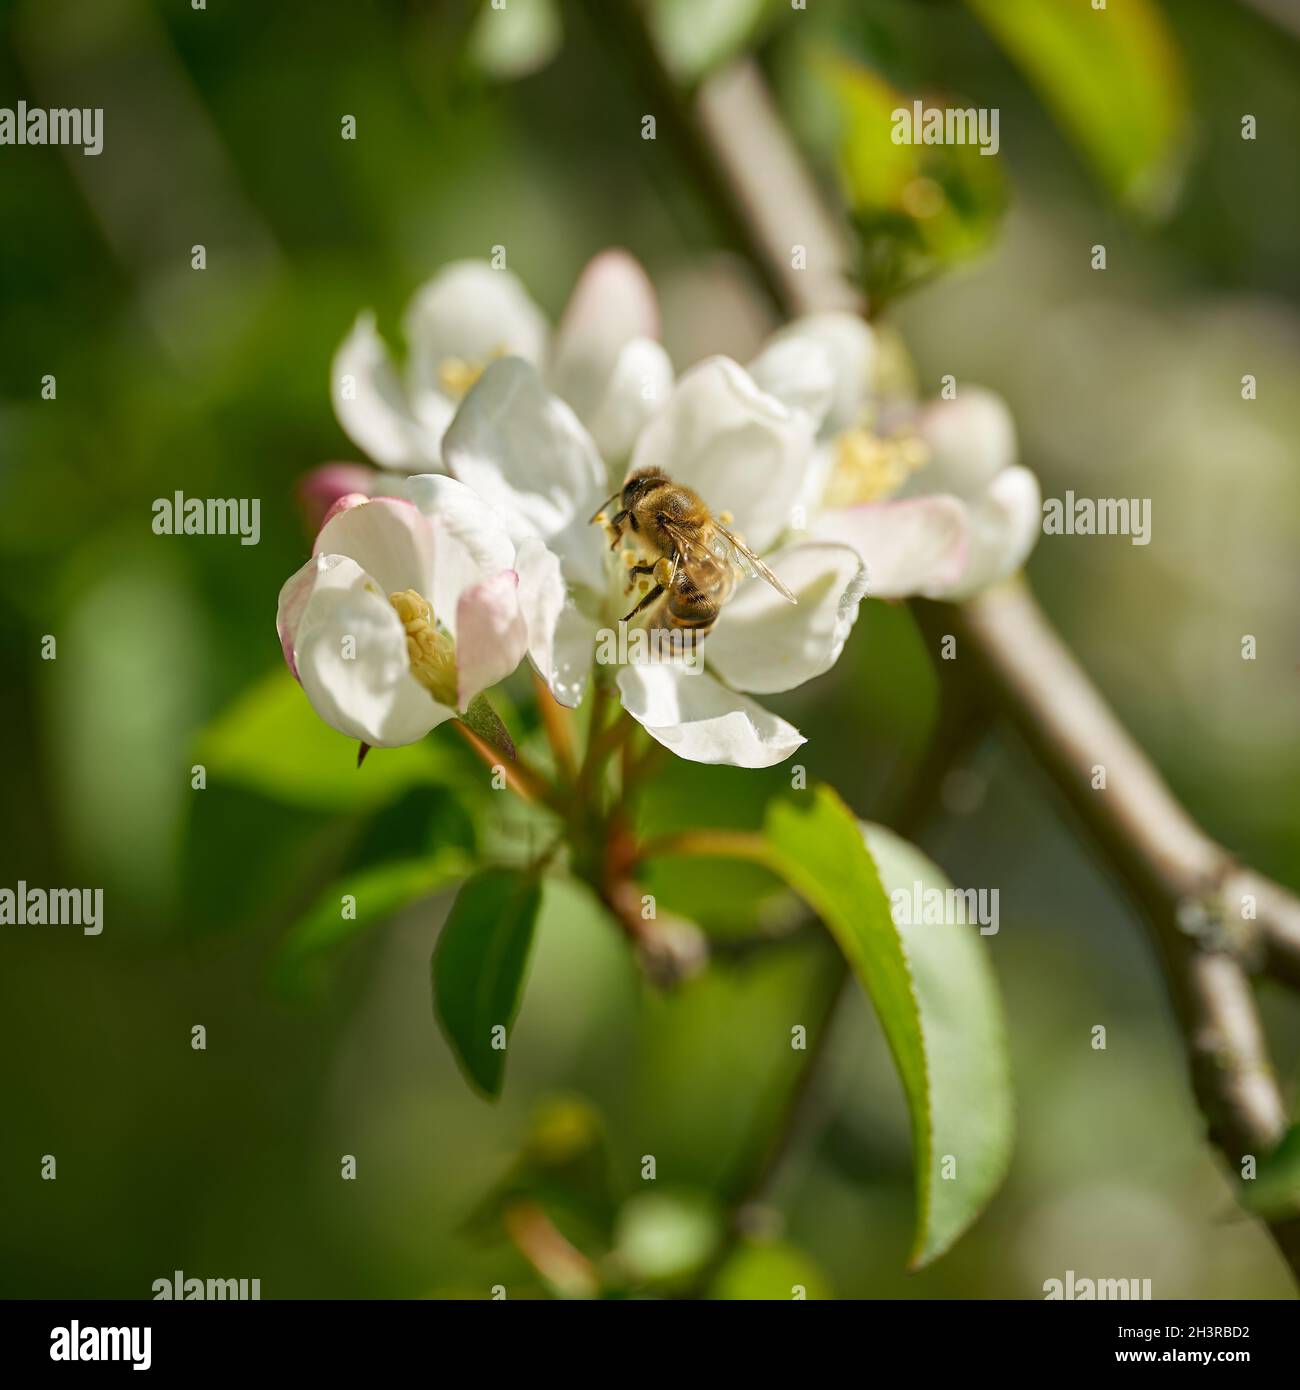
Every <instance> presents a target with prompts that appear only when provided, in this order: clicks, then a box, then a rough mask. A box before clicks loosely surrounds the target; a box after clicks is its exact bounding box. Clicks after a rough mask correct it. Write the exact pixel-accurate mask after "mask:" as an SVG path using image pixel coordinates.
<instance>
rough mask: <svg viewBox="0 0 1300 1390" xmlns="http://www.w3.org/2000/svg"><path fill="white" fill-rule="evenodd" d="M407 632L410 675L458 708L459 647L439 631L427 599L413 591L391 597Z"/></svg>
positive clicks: (391, 595)
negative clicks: (457, 669)
mask: <svg viewBox="0 0 1300 1390" xmlns="http://www.w3.org/2000/svg"><path fill="white" fill-rule="evenodd" d="M388 601H389V603H391V604H392V606H393V611H394V612H395V613H396V614H397V616H398V617H399V618H400V619H401V621H402V627H403V628H404V629H405V631H406V655H407V658H408V659H409V661H410V663H411V674H412V675H413V676H414V677H415V679H416V680H418V681H419V682H420V684H421V685H422V686H424V688H425V689H426V690H427V691H428V692H429V694H430V695H432V696H433V698H434V699H435V700H437V701H438V703H439V704H441V705H450V706H451V707H452V708H453V709H454V708H455V706H456V644H455V643H454V642H453V641H452V640H451V638H450V637H448V636H447V634H446V633H445V632H439V631H438V627H437V624H436V623H435V622H434V618H433V609H432V608H431V607H430V605H429V601H428V599H426V598H425V597H424V596H423V595H422V594H418V593H416V591H415V590H414V589H403V590H402V591H401V592H400V593H397V594H389V596H388Z"/></svg>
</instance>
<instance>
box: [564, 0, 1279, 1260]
mask: <svg viewBox="0 0 1300 1390" xmlns="http://www.w3.org/2000/svg"><path fill="white" fill-rule="evenodd" d="M605 8H609V9H613V10H617V11H618V12H619V15H620V20H619V23H620V25H621V26H622V30H623V36H624V40H625V45H624V50H623V53H622V54H621V56H622V57H623V58H624V59H630V60H631V62H632V65H633V71H632V74H631V75H632V76H633V77H634V79H635V80H637V81H639V82H640V83H641V86H642V90H643V91H644V92H645V93H646V94H647V95H648V97H649V98H651V99H653V100H655V101H657V102H663V103H666V104H671V103H669V94H670V93H672V92H675V90H676V89H675V88H674V85H673V83H672V80H671V77H670V76H669V74H668V73H667V72H666V70H665V69H664V66H663V63H662V60H661V58H660V56H659V55H658V54H657V52H656V51H655V46H654V43H653V41H652V40H651V38H650V35H649V34H648V33H647V32H646V29H645V26H644V20H643V18H642V13H641V10H640V7H639V6H638V5H636V4H635V3H634V0H612V3H611V0H588V9H589V12H594V11H596V10H597V9H605ZM629 34H631V35H632V40H631V41H630V42H627V38H628V35H629ZM665 124H666V127H667V129H668V130H669V131H670V132H671V133H672V134H673V135H674V136H676V137H677V139H678V140H679V142H680V145H681V146H682V154H683V156H684V158H685V161H686V163H687V164H688V166H689V168H690V169H691V171H692V172H693V174H694V175H695V177H696V179H697V182H698V183H699V185H700V187H701V189H702V191H703V192H704V194H705V196H706V198H707V199H708V200H709V201H710V202H711V203H712V205H713V206H715V207H717V208H720V209H722V210H723V211H724V213H725V215H726V219H727V223H728V226H729V228H730V229H731V231H732V233H733V235H734V237H735V238H736V240H737V241H738V243H739V244H740V245H741V246H742V248H743V249H744V250H745V252H746V253H747V255H748V257H749V259H750V261H751V263H752V264H753V265H754V266H755V267H756V268H757V269H758V270H759V271H760V273H761V277H762V280H763V283H764V284H765V286H767V288H768V289H769V290H770V291H771V293H772V294H773V297H774V298H775V299H776V301H777V303H778V305H779V306H780V307H781V308H782V309H783V310H784V311H785V312H786V313H787V314H799V313H809V312H817V311H819V310H825V309H829V308H842V307H844V304H845V302H846V298H851V296H850V294H849V292H848V291H847V290H846V288H845V284H844V277H843V275H842V271H843V268H844V261H843V257H842V255H841V254H840V253H839V250H838V247H839V246H841V245H842V240H837V239H836V238H835V237H834V235H831V236H830V237H829V238H828V237H827V236H826V229H827V226H828V221H827V216H826V212H825V209H824V207H823V205H822V204H821V201H820V199H819V198H818V197H817V196H816V193H815V190H812V188H811V184H810V182H809V180H808V178H807V176H806V174H804V173H803V172H802V171H803V167H804V166H803V162H802V160H801V159H800V156H799V154H798V151H797V150H796V149H795V147H794V145H793V142H792V141H791V139H790V137H789V135H788V133H787V131H786V129H785V127H784V124H783V123H782V121H781V120H780V118H779V116H778V114H777V113H776V111H775V109H774V107H773V104H772V102H771V100H770V98H769V97H768V95H767V91H766V88H765V85H764V83H763V80H762V77H761V74H760V73H759V70H758V69H757V67H756V66H755V65H754V64H753V63H752V61H741V62H740V63H737V64H734V65H733V66H732V67H731V68H730V69H729V70H727V71H725V72H723V73H721V74H719V75H717V76H715V77H713V78H710V79H709V80H708V81H707V82H706V83H705V84H704V85H703V87H702V88H701V89H700V91H699V92H698V94H697V95H696V98H695V100H694V103H693V104H688V103H687V102H686V101H685V100H684V99H682V98H680V97H679V98H678V100H677V103H676V111H675V113H674V114H673V115H672V116H671V117H670V119H669V120H668V121H667V122H666V123H665ZM796 245H802V246H804V247H806V248H808V256H807V264H808V267H809V268H808V269H806V270H798V269H795V263H794V261H793V259H792V257H791V255H790V252H791V249H792V248H793V247H794V246H796ZM818 247H820V248H821V252H820V258H818V255H817V252H816V251H815V250H814V248H818ZM914 610H915V611H916V612H917V616H918V619H919V620H920V621H922V622H923V623H924V622H925V621H926V620H927V617H928V616H933V610H932V609H931V608H930V606H927V605H925V604H916V605H914ZM938 611H939V612H941V613H942V615H943V620H944V621H945V622H947V623H948V624H949V628H948V630H950V631H956V630H958V629H960V632H961V633H962V634H964V636H965V639H966V647H967V648H968V649H969V651H970V653H971V654H972V656H973V657H974V659H975V660H974V664H975V665H976V666H977V668H978V670H979V672H980V678H981V685H982V688H983V691H984V694H985V696H986V697H987V699H988V700H989V701H990V702H991V704H992V705H993V707H994V708H995V709H996V710H997V711H998V712H999V713H1001V714H1003V715H1005V716H1007V717H1008V718H1009V719H1010V720H1011V721H1012V722H1013V723H1014V724H1015V725H1016V726H1017V728H1019V730H1020V731H1021V733H1022V734H1023V735H1024V736H1025V738H1026V740H1027V742H1028V744H1029V746H1030V748H1031V749H1032V750H1033V752H1034V754H1035V756H1036V757H1037V759H1038V761H1039V762H1040V764H1041V765H1042V767H1043V769H1044V770H1045V771H1046V772H1047V774H1048V775H1049V776H1050V777H1051V778H1052V780H1053V781H1054V782H1055V783H1056V785H1057V786H1058V787H1059V788H1060V789H1061V791H1062V792H1063V793H1064V794H1065V796H1066V798H1067V799H1068V800H1069V801H1070V803H1071V805H1072V806H1073V807H1074V809H1075V811H1076V812H1077V813H1078V815H1079V817H1080V819H1081V820H1082V821H1083V823H1084V824H1085V825H1086V826H1087V827H1088V829H1089V831H1090V832H1091V835H1092V837H1093V839H1094V841H1095V842H1096V844H1097V845H1098V846H1099V848H1100V849H1101V851H1102V853H1103V855H1104V856H1105V858H1106V861H1107V862H1108V864H1109V865H1110V866H1111V868H1112V869H1113V870H1114V872H1115V873H1116V875H1117V877H1118V878H1119V879H1120V881H1121V882H1122V883H1123V885H1124V886H1125V888H1126V889H1127V890H1128V892H1129V893H1130V895H1131V896H1132V898H1133V899H1134V901H1135V902H1136V903H1137V904H1138V906H1139V907H1140V908H1141V909H1142V911H1143V914H1144V916H1145V917H1146V919H1147V920H1148V922H1149V923H1150V925H1151V929H1152V932H1153V935H1154V937H1155V940H1156V942H1157V945H1158V947H1159V950H1160V954H1161V958H1162V961H1163V964H1164V968H1165V973H1166V977H1167V980H1168V984H1169V990H1170V994H1171V997H1172V999H1173V1003H1174V1007H1175V1012H1176V1015H1177V1018H1178V1021H1179V1025H1180V1028H1181V1031H1182V1033H1183V1037H1184V1043H1185V1047H1186V1050H1187V1055H1188V1062H1189V1069H1190V1071H1191V1076H1192V1084H1193V1087H1194V1090H1195V1093H1196V1096H1197V1099H1198V1103H1199V1104H1200V1106H1201V1108H1202V1111H1203V1113H1204V1114H1205V1116H1206V1118H1207V1121H1208V1125H1209V1130H1210V1137H1211V1138H1212V1140H1213V1141H1214V1142H1215V1143H1216V1144H1217V1145H1218V1147H1219V1148H1220V1149H1221V1150H1222V1151H1223V1153H1224V1154H1225V1155H1226V1156H1227V1157H1228V1158H1229V1159H1230V1160H1232V1161H1233V1162H1234V1164H1235V1162H1236V1160H1238V1159H1239V1158H1240V1157H1241V1156H1243V1155H1244V1154H1247V1153H1256V1154H1258V1153H1262V1152H1265V1151H1267V1150H1268V1149H1269V1148H1271V1147H1272V1146H1273V1145H1274V1144H1275V1143H1276V1142H1277V1139H1278V1138H1279V1136H1280V1134H1281V1133H1282V1129H1283V1125H1284V1122H1285V1114H1284V1110H1283V1107H1282V1102H1281V1097H1280V1094H1279V1091H1278V1087H1277V1084H1276V1081H1275V1080H1274V1077H1273V1074H1272V1069H1271V1066H1270V1064H1269V1061H1268V1055H1267V1049H1266V1047H1265V1042H1264V1037H1263V1030H1262V1027H1261V1025H1260V1022H1259V1017H1258V1013H1257V1010H1256V1008H1255V1001H1254V998H1253V996H1252V994H1251V991H1250V987H1249V983H1248V979H1247V974H1246V969H1245V963H1253V964H1258V965H1259V966H1260V967H1261V968H1263V969H1266V970H1268V971H1269V972H1270V973H1272V974H1274V975H1276V976H1277V977H1278V978H1279V979H1283V980H1286V981H1288V982H1289V983H1292V984H1297V983H1300V902H1298V901H1297V900H1296V898H1295V897H1294V895H1292V894H1291V893H1289V892H1288V891H1287V890H1286V889H1283V888H1281V887H1280V886H1279V885H1277V884H1274V883H1271V882H1270V881H1268V880H1267V879H1264V878H1262V877H1261V876H1259V875H1258V874H1256V873H1254V871H1252V870H1249V869H1246V868H1243V867H1241V866H1239V865H1238V864H1237V863H1236V862H1235V860H1234V859H1233V857H1232V856H1231V855H1230V854H1229V853H1228V852H1227V851H1226V850H1224V849H1223V848H1222V847H1221V846H1219V845H1217V844H1216V843H1215V842H1214V841H1213V840H1212V839H1211V838H1210V837H1209V836H1207V835H1206V834H1205V833H1204V832H1203V831H1202V830H1201V829H1200V828H1199V827H1198V826H1196V824H1195V823H1194V822H1193V821H1192V820H1191V818H1190V817H1189V816H1188V815H1187V813H1186V812H1185V811H1184V809H1183V808H1182V807H1181V806H1180V805H1179V803H1178V802H1177V800H1176V799H1175V798H1174V797H1173V795H1172V794H1171V793H1170V791H1169V789H1168V787H1167V786H1166V785H1165V783H1164V782H1163V781H1162V779H1161V778H1160V776H1159V774H1158V773H1157V772H1156V771H1155V769H1154V767H1153V766H1152V765H1151V763H1150V761H1149V760H1148V759H1147V758H1146V756H1145V754H1143V753H1142V751H1141V750H1140V749H1139V748H1138V747H1137V745H1136V744H1135V743H1134V742H1133V740H1132V739H1131V738H1130V737H1129V735H1128V734H1127V732H1126V731H1125V730H1124V728H1123V727H1122V726H1121V725H1120V723H1119V722H1118V720H1116V719H1115V717H1114V715H1113V714H1112V713H1111V712H1110V710H1109V708H1108V707H1107V706H1106V704H1105V702H1104V700H1103V699H1102V698H1101V696H1100V695H1099V694H1098V692H1097V690H1096V688H1095V687H1094V686H1093V685H1092V683H1091V681H1090V680H1089V679H1088V677H1087V676H1086V675H1085V674H1084V672H1083V671H1082V670H1081V669H1080V667H1079V666H1078V664H1077V663H1076V662H1075V661H1074V658H1073V657H1072V656H1071V655H1070V653H1069V652H1068V650H1067V649H1066V648H1065V646H1064V644H1063V643H1062V642H1061V641H1060V639H1059V638H1058V637H1057V635H1056V633H1055V632H1054V631H1053V629H1052V628H1051V626H1050V624H1049V623H1048V622H1047V619H1046V618H1045V617H1044V615H1043V613H1042V611H1041V609H1039V607H1038V605H1037V604H1036V603H1035V601H1034V599H1033V598H1032V596H1031V595H1030V593H1029V591H1028V589H1027V588H1026V587H1024V586H1023V585H1010V586H1007V587H1005V588H1003V589H1001V590H999V591H997V592H994V593H990V594H987V595H985V596H983V597H982V598H979V599H976V600H974V601H972V602H971V603H969V604H966V605H963V606H960V607H956V606H951V605H950V606H945V607H943V608H942V609H940V610H938ZM960 641H961V639H960V637H959V643H960ZM952 664H959V663H952ZM947 665H950V663H940V666H941V668H942V667H943V666H947ZM1094 765H1104V766H1105V767H1106V768H1107V787H1108V790H1107V791H1105V792H1102V791H1096V792H1094V791H1093V790H1092V777H1091V769H1092V767H1093V766H1094ZM1243 892H1253V894H1254V896H1255V900H1256V906H1257V918H1256V921H1255V924H1254V927H1253V929H1242V926H1241V924H1242V923H1243V921H1245V922H1246V925H1247V927H1248V926H1249V923H1248V919H1242V918H1241V916H1240V913H1239V912H1237V913H1236V914H1234V911H1233V905H1234V901H1237V902H1239V901H1240V894H1242V893H1243ZM1269 1229H1270V1232H1271V1234H1272V1235H1273V1237H1274V1239H1275V1241H1276V1242H1277V1244H1278V1246H1279V1248H1280V1249H1281V1251H1282V1253H1283V1254H1284V1256H1285V1257H1286V1259H1287V1260H1288V1262H1289V1263H1290V1265H1291V1268H1292V1270H1293V1272H1296V1273H1297V1274H1300V1221H1289V1222H1275V1223H1273V1224H1271V1225H1270V1227H1269Z"/></svg>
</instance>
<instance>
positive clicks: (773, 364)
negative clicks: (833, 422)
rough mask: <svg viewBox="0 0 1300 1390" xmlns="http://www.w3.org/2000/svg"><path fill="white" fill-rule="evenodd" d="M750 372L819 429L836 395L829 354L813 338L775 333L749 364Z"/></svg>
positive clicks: (767, 389)
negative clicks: (791, 336) (792, 336)
mask: <svg viewBox="0 0 1300 1390" xmlns="http://www.w3.org/2000/svg"><path fill="white" fill-rule="evenodd" d="M748 370H749V374H750V376H752V377H753V378H754V380H755V382H757V383H758V385H759V386H760V387H761V388H762V389H763V390H764V391H766V392H767V393H768V395H770V396H775V397H776V398H777V400H779V401H780V402H782V404H784V405H787V406H789V407H790V409H791V410H801V411H803V413H804V414H805V415H807V416H808V418H809V419H810V420H811V421H812V423H813V428H814V429H820V428H821V426H822V422H823V421H824V420H825V419H826V416H827V415H828V414H829V412H830V408H831V403H832V401H833V400H834V397H835V373H834V369H833V368H832V366H831V359H830V354H829V353H828V352H827V351H826V348H825V346H824V344H822V343H819V342H818V341H817V340H816V339H815V338H790V337H785V338H783V337H780V336H778V337H775V338H773V339H771V340H770V341H769V342H768V343H767V345H766V346H765V347H764V348H763V350H762V352H760V353H759V354H758V356H757V357H756V358H754V360H753V361H752V362H751V363H750V364H749V368H748Z"/></svg>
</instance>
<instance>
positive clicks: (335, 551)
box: [312, 497, 434, 598]
mask: <svg viewBox="0 0 1300 1390" xmlns="http://www.w3.org/2000/svg"><path fill="white" fill-rule="evenodd" d="M345 503H349V499H348V498H340V499H339V501H338V502H337V503H335V507H334V512H333V514H332V515H331V516H330V517H329V519H328V520H327V521H326V522H325V525H324V526H322V527H321V530H320V535H318V536H317V537H316V544H315V546H313V548H312V553H313V554H316V555H347V556H349V557H350V558H351V559H353V560H355V561H356V562H357V564H358V565H360V566H361V568H362V569H363V570H365V571H366V572H367V573H368V574H370V575H372V576H373V577H374V578H375V579H376V580H377V581H378V582H379V584H380V585H381V586H382V587H383V590H384V593H385V594H394V593H400V592H401V591H402V590H404V589H414V590H415V592H416V593H417V594H422V595H424V596H425V597H426V598H427V597H428V596H429V595H430V594H431V593H432V591H433V562H434V537H433V527H432V526H431V525H430V524H429V521H428V520H427V518H426V517H425V516H424V515H423V514H422V513H421V512H420V510H419V509H418V508H417V507H416V506H415V505H414V503H411V502H407V501H405V500H403V499H402V498H398V497H368V498H362V499H361V501H360V502H351V503H350V504H349V505H344V504H345Z"/></svg>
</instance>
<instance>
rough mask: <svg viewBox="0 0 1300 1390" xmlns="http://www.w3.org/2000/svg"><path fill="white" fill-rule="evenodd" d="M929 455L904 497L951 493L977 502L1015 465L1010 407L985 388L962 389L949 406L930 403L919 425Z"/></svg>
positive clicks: (917, 420)
mask: <svg viewBox="0 0 1300 1390" xmlns="http://www.w3.org/2000/svg"><path fill="white" fill-rule="evenodd" d="M914 423H915V425H916V428H917V430H918V431H919V433H920V435H921V438H922V439H923V440H924V441H925V443H926V445H927V447H928V449H929V454H930V459H929V462H928V463H927V464H926V465H925V467H924V468H921V469H918V471H917V472H916V473H914V474H913V475H912V476H911V478H909V479H908V481H907V484H906V486H905V487H904V488H903V490H902V494H901V495H902V496H905V497H916V496H919V495H921V494H922V493H937V492H950V493H952V494H953V496H955V497H960V498H961V499H962V500H963V501H965V502H974V501H975V500H977V499H978V498H980V497H982V496H983V495H984V491H985V489H986V488H987V487H988V486H989V484H990V483H991V482H992V481H993V479H994V478H996V477H997V475H998V474H999V473H1000V472H1002V470H1003V469H1004V468H1009V467H1010V466H1011V465H1012V464H1014V463H1015V461H1016V428H1015V423H1014V421H1013V420H1012V418H1011V412H1010V410H1008V409H1007V404H1006V402H1005V401H1004V400H1003V399H1002V397H1001V396H999V395H997V394H996V393H994V392H993V391H986V390H985V389H984V388H983V387H982V386H962V387H959V388H958V392H957V395H956V396H955V397H954V398H953V399H952V400H950V401H943V400H939V401H931V402H930V403H929V404H928V405H925V406H923V407H922V408H921V409H920V410H919V411H917V413H916V416H915V421H914Z"/></svg>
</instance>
